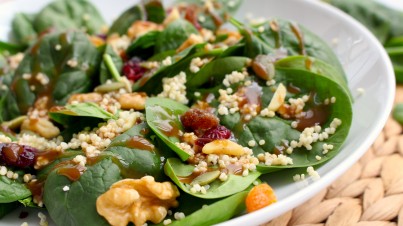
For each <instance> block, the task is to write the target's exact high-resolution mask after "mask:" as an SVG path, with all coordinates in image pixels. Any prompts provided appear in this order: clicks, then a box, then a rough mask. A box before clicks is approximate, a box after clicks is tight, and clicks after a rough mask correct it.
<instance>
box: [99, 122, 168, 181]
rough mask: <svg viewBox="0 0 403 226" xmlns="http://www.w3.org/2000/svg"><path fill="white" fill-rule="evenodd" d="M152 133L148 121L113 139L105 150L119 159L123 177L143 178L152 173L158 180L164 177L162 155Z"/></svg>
mask: <svg viewBox="0 0 403 226" xmlns="http://www.w3.org/2000/svg"><path fill="white" fill-rule="evenodd" d="M152 134H153V133H152V131H151V129H150V127H148V126H147V124H146V123H141V124H138V125H135V126H133V127H132V128H131V129H129V130H128V131H126V132H125V133H123V134H121V135H119V136H117V137H116V138H115V139H113V141H112V143H111V144H110V145H109V147H108V148H107V149H106V150H105V151H104V153H105V154H107V155H113V156H115V157H117V159H119V161H120V163H121V169H124V170H122V176H123V177H125V178H141V177H143V176H146V175H151V176H153V177H154V178H156V180H158V179H161V178H162V176H163V169H162V167H163V162H162V160H161V159H162V158H161V157H162V156H161V154H160V151H159V150H158V149H157V147H156V146H155V145H154V144H153V142H152V140H151V138H150V135H152Z"/></svg>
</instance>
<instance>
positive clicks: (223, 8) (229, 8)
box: [176, 0, 243, 31]
mask: <svg viewBox="0 0 403 226" xmlns="http://www.w3.org/2000/svg"><path fill="white" fill-rule="evenodd" d="M176 2H177V3H179V4H181V5H182V6H186V7H188V8H190V9H191V10H192V11H194V12H193V14H194V16H195V17H196V18H191V20H194V21H195V22H194V23H197V24H199V25H200V26H201V27H203V28H206V29H209V30H213V31H215V30H217V29H218V28H220V27H221V25H222V24H224V23H225V22H226V21H227V20H228V18H230V16H231V15H234V14H235V13H236V12H237V11H238V9H239V7H240V6H241V5H242V3H243V0H213V1H211V3H212V6H213V7H212V8H211V9H210V10H208V11H206V10H205V8H204V7H205V3H204V2H203V1H199V0H190V1H189V0H177V1H176ZM200 18H203V20H201V19H200Z"/></svg>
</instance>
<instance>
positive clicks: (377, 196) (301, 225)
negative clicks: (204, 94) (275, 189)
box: [264, 86, 403, 226]
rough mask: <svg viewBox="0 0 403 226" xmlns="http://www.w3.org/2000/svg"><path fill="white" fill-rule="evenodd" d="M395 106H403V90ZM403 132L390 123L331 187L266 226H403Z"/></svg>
mask: <svg viewBox="0 0 403 226" xmlns="http://www.w3.org/2000/svg"><path fill="white" fill-rule="evenodd" d="M395 103H403V86H399V87H397V90H396V98H395ZM402 132H403V128H402V127H401V126H400V124H399V123H397V122H396V121H395V120H393V119H392V118H391V117H390V118H389V119H388V121H387V123H386V125H385V127H384V129H383V130H382V132H381V134H380V135H379V136H378V138H377V139H376V140H375V142H374V144H373V145H372V146H371V147H370V148H369V149H368V151H367V152H366V154H365V155H364V156H363V157H362V158H361V159H360V160H359V161H358V162H357V163H356V164H354V165H353V166H352V167H351V168H350V169H349V170H348V171H347V172H346V173H345V174H344V175H342V176H341V177H340V178H338V179H337V180H336V181H335V182H334V183H333V184H332V185H330V186H329V187H328V188H326V189H324V190H323V191H321V192H320V193H319V194H317V195H316V196H315V197H313V198H312V199H310V200H308V201H307V202H305V203H304V204H302V205H301V206H299V207H297V208H295V209H293V210H291V211H289V212H287V213H285V214H284V215H282V216H280V217H278V218H276V219H274V220H272V221H271V222H269V223H267V224H265V225H264V226H294V225H298V226H403V134H402Z"/></svg>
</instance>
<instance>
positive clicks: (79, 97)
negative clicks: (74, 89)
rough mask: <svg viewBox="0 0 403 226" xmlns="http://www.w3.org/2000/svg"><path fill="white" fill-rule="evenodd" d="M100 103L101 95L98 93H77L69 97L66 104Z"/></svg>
mask: <svg viewBox="0 0 403 226" xmlns="http://www.w3.org/2000/svg"><path fill="white" fill-rule="evenodd" d="M101 101H102V95H101V94H99V93H79V94H73V95H71V96H70V98H69V101H68V103H69V104H71V103H73V102H79V103H85V102H94V103H99V102H101Z"/></svg>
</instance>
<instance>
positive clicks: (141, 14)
mask: <svg viewBox="0 0 403 226" xmlns="http://www.w3.org/2000/svg"><path fill="white" fill-rule="evenodd" d="M137 20H146V13H145V11H144V8H142V7H141V5H135V6H133V7H131V8H129V9H128V10H126V11H125V12H123V14H122V15H120V16H119V17H118V18H117V19H116V20H115V21H114V22H113V23H112V25H111V27H110V28H109V31H108V34H113V33H117V34H119V35H123V34H126V33H127V30H128V29H129V27H130V26H131V25H132V24H133V22H134V21H137Z"/></svg>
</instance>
